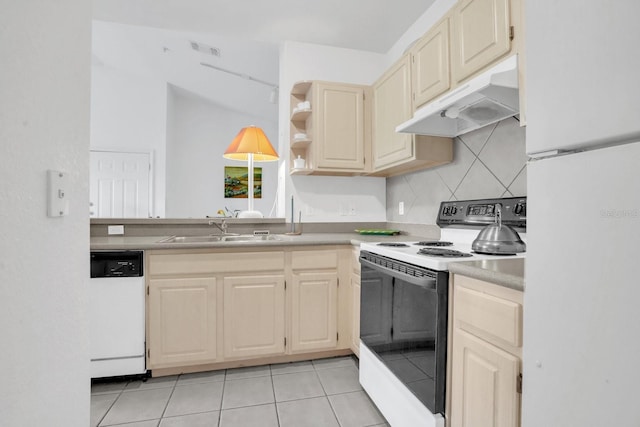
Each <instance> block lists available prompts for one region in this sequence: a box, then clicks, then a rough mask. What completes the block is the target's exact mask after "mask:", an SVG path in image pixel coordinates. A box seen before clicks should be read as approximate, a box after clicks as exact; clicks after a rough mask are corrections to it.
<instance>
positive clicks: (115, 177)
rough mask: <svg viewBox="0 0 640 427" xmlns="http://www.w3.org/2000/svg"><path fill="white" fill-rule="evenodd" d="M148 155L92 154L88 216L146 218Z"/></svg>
mask: <svg viewBox="0 0 640 427" xmlns="http://www.w3.org/2000/svg"><path fill="white" fill-rule="evenodd" d="M149 157H150V156H149V153H124V152H108V151H91V164H90V168H89V169H90V188H89V192H90V210H89V211H90V216H91V217H92V218H148V217H150V216H151V211H150V209H149V194H150V191H149V183H150V180H149V172H150V165H151V162H150V158H149Z"/></svg>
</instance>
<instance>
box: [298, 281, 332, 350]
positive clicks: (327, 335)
mask: <svg viewBox="0 0 640 427" xmlns="http://www.w3.org/2000/svg"><path fill="white" fill-rule="evenodd" d="M291 297H292V301H293V302H292V305H291V351H293V352H307V351H311V350H325V349H333V348H336V345H337V342H338V312H337V311H338V310H337V309H338V274H337V272H300V273H295V274H294V275H293V281H292V283H291Z"/></svg>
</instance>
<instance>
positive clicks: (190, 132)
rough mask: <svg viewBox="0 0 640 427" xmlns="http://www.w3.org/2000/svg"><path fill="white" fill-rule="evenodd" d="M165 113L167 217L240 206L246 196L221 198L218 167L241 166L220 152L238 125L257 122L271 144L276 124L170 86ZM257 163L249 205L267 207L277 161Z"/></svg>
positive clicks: (270, 202)
mask: <svg viewBox="0 0 640 427" xmlns="http://www.w3.org/2000/svg"><path fill="white" fill-rule="evenodd" d="M168 105H169V107H168V118H167V125H168V126H167V195H166V214H167V217H169V218H188V217H199V218H203V217H205V216H207V215H209V216H215V215H216V212H217V211H218V210H219V209H224V208H225V206H226V207H228V208H229V209H230V210H234V209H238V210H246V209H247V206H248V201H247V199H234V198H228V199H225V198H224V167H225V166H244V167H246V166H247V163H246V162H238V161H232V160H227V159H224V158H223V157H222V154H223V153H224V151H225V149H226V148H227V147H228V146H229V144H230V143H231V141H232V140H233V138H234V137H235V136H236V135H237V134H238V132H239V131H240V129H242V128H244V127H247V126H250V125H255V126H258V127H261V128H262V130H264V132H265V134H266V135H267V137H268V138H269V140H270V141H271V142H272V144H273V145H274V148H276V149H277V141H278V129H277V123H275V122H272V121H269V120H266V119H263V118H257V117H254V116H249V115H246V114H243V113H240V112H236V111H232V110H229V109H227V108H224V107H222V106H219V105H216V104H214V103H212V102H210V101H207V100H205V99H204V98H200V97H198V96H196V95H193V94H191V93H189V92H187V91H184V90H181V89H178V88H175V87H172V86H170V89H169V103H168ZM255 167H260V168H262V198H259V199H254V209H256V210H259V211H260V212H262V213H263V215H264V216H265V217H266V216H268V215H269V213H270V212H271V210H272V208H273V205H274V201H275V197H276V190H277V183H278V177H277V174H278V162H256V163H255Z"/></svg>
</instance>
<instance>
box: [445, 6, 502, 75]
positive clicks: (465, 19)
mask: <svg viewBox="0 0 640 427" xmlns="http://www.w3.org/2000/svg"><path fill="white" fill-rule="evenodd" d="M510 22H511V21H510V18H509V0H462V1H461V2H460V3H459V4H458V6H456V8H455V9H454V11H453V18H452V31H451V38H452V40H451V41H452V43H451V73H452V77H453V79H454V82H455V83H459V82H461V81H462V80H464V79H466V78H467V77H469V76H471V75H472V74H474V73H475V72H477V71H479V70H481V69H482V68H484V67H485V66H487V65H489V64H491V63H492V62H494V61H495V60H496V59H498V58H500V57H501V56H503V55H505V54H506V53H508V52H509V51H510V50H511V38H510V31H509V29H510V25H511V24H510Z"/></svg>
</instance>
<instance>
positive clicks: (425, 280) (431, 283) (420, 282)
mask: <svg viewBox="0 0 640 427" xmlns="http://www.w3.org/2000/svg"><path fill="white" fill-rule="evenodd" d="M360 264H361V265H365V266H367V267H369V268H372V269H374V270H377V271H380V272H381V273H384V274H386V275H387V276H391V277H397V278H399V279H401V280H403V281H405V282H407V283H411V284H412V285H416V286H420V287H421V288H425V289H429V290H436V279H434V278H433V277H416V276H412V275H410V274H406V273H403V272H401V271H396V270H391V269H390V268H386V267H383V266H381V265H378V264H376V263H373V262H371V261H369V260H366V259H363V258H360Z"/></svg>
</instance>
